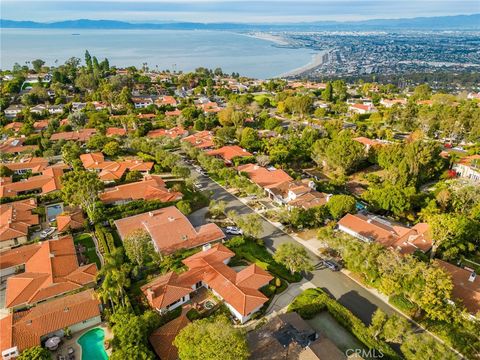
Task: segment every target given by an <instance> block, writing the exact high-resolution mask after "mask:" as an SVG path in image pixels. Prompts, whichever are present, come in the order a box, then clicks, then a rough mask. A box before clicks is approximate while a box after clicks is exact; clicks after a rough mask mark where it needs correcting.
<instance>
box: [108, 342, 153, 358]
mask: <svg viewBox="0 0 480 360" xmlns="http://www.w3.org/2000/svg"><path fill="white" fill-rule="evenodd" d="M109 359H110V360H125V359H135V360H155V359H157V357H156V356H155V354H153V353H152V352H151V351H150V350H149V349H148V347H147V345H143V344H141V345H127V346H125V347H122V348H120V349H116V350H115V351H113V353H112V355H110V357H109Z"/></svg>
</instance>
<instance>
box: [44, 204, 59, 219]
mask: <svg viewBox="0 0 480 360" xmlns="http://www.w3.org/2000/svg"><path fill="white" fill-rule="evenodd" d="M45 210H46V214H47V220H48V221H50V222H52V221H55V220H56V217H57V215H60V214H61V213H62V212H63V204H62V203H59V204H54V205H49V206H47V207H46V209H45Z"/></svg>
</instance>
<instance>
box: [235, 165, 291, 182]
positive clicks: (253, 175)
mask: <svg viewBox="0 0 480 360" xmlns="http://www.w3.org/2000/svg"><path fill="white" fill-rule="evenodd" d="M237 170H238V171H239V172H244V173H247V175H248V177H249V178H250V180H252V181H253V182H254V183H255V184H257V185H258V186H260V187H263V188H267V187H273V186H276V185H278V184H281V183H283V182H285V181H292V180H293V179H292V178H291V177H290V175H288V174H287V173H286V172H285V171H283V170H281V169H266V168H264V167H261V166H258V165H254V164H245V165H240V166H238V167H237Z"/></svg>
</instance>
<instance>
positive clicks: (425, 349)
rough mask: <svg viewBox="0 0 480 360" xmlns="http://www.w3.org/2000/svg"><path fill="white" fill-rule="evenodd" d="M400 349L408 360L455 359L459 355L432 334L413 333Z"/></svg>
mask: <svg viewBox="0 0 480 360" xmlns="http://www.w3.org/2000/svg"><path fill="white" fill-rule="evenodd" d="M400 349H401V350H402V353H403V355H404V356H405V359H407V360H438V359H439V356H441V359H442V360H455V359H458V356H457V355H456V354H455V353H453V352H452V351H450V349H448V348H447V347H446V346H445V345H442V344H441V343H440V342H439V341H437V340H435V339H434V338H433V337H432V336H431V335H430V334H427V333H420V334H411V335H409V336H408V337H407V339H406V341H404V342H403V344H402V345H401V347H400Z"/></svg>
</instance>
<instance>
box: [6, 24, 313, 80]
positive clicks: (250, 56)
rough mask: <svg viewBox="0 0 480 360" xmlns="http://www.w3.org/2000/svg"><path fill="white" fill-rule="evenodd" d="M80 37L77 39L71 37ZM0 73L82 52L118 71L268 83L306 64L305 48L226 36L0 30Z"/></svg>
mask: <svg viewBox="0 0 480 360" xmlns="http://www.w3.org/2000/svg"><path fill="white" fill-rule="evenodd" d="M73 34H79V35H73ZM0 40H1V56H0V57H1V59H0V60H1V62H0V68H1V69H9V68H11V67H12V66H13V64H14V63H15V62H18V63H19V64H21V65H23V64H25V62H26V61H32V60H34V59H37V58H40V59H43V60H44V61H46V63H47V65H54V64H55V61H56V60H58V64H61V63H63V62H64V61H65V60H66V59H68V58H70V57H72V56H75V57H79V58H80V59H82V61H83V59H84V53H85V50H86V49H88V51H89V52H90V54H91V55H92V56H94V55H95V56H96V57H97V58H98V59H99V60H102V59H103V58H105V57H107V58H108V59H109V61H110V64H111V65H116V66H118V67H122V66H130V65H135V66H137V67H141V66H142V64H143V63H145V62H146V63H147V64H148V66H149V67H150V68H151V69H156V68H157V66H158V69H160V70H161V69H169V70H177V71H179V70H182V71H190V70H194V69H195V68H197V67H200V66H203V67H208V68H212V69H213V68H216V67H221V68H222V70H223V71H224V72H227V73H231V72H239V73H240V74H241V75H245V76H251V77H255V78H261V79H267V78H271V77H275V76H278V75H280V74H283V73H285V72H287V71H289V70H292V69H295V68H298V67H301V66H303V65H305V64H307V63H309V62H310V60H311V58H312V51H311V50H308V49H291V48H282V47H279V46H278V45H276V44H275V43H273V42H271V41H268V40H263V39H258V38H253V37H250V36H246V35H242V34H237V33H232V32H225V31H204V30H201V31H196V30H76V29H69V30H63V29H62V30H50V29H0Z"/></svg>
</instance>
